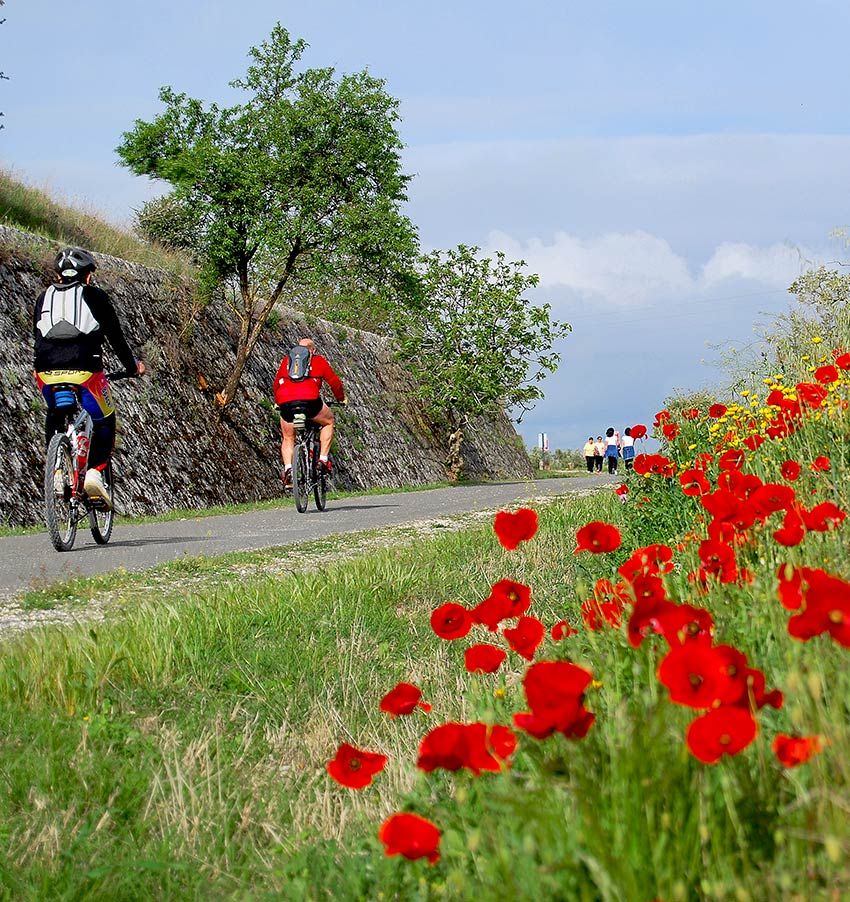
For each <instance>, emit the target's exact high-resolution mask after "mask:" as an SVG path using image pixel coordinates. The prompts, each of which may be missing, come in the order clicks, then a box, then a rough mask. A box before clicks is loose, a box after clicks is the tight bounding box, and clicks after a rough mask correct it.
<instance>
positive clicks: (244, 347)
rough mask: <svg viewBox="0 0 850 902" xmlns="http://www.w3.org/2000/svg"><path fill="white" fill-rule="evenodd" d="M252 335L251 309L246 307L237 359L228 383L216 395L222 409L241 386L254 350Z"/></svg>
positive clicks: (237, 346)
mask: <svg viewBox="0 0 850 902" xmlns="http://www.w3.org/2000/svg"><path fill="white" fill-rule="evenodd" d="M250 335H251V322H250V319H249V311H248V310H247V309H246V311H245V317H244V318H243V320H242V322H241V324H240V326H239V340H238V341H237V343H236V360H235V361H234V364H233V369H232V370H231V372H230V376H228V379H227V384H226V385H225V386H224V388H223V389H222V390H221V391H220V392H218V394H217V395H216V396H215V403H216V405H217V406H218V407H220V408H222V410H223V409H224V408H225V407H227V405H228V404H229V403H230V402H231V401H232V400H233V398H234V396H235V394H236V389H237V388H238V387H239V381H240V380H241V378H242V371H243V370H244V369H245V364H246V363H247V362H248V356H249V354H250V353H251V351H252V350H253V346H252V345H251V344H250Z"/></svg>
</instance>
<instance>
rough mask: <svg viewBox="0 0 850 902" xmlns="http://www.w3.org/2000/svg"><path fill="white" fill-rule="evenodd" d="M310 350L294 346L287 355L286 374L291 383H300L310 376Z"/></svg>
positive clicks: (301, 346) (302, 346)
mask: <svg viewBox="0 0 850 902" xmlns="http://www.w3.org/2000/svg"><path fill="white" fill-rule="evenodd" d="M311 356H312V355H311V354H310V349H309V348H305V347H304V345H296V346H295V347H294V348H292V349H291V350H290V352H289V354H288V355H287V364H286V374H287V376H289V378H290V379H291V380H292V381H293V382H301V381H302V380H304V379H306V378H307V377H308V376H309V375H310V357H311Z"/></svg>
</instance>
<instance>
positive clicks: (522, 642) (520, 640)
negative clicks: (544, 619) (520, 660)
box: [502, 617, 546, 661]
mask: <svg viewBox="0 0 850 902" xmlns="http://www.w3.org/2000/svg"><path fill="white" fill-rule="evenodd" d="M502 635H503V636H504V637H505V639H507V640H508V645H510V647H511V648H512V649H513V650H514V651H515V652H516V653H517V654H518V655H522V656H523V657H524V658H525V659H526V660H527V661H531V660H532V659H533V658H534V652H535V651H537V648H538V646H539V645H540V643H541V642H542V641H543V637H544V636H545V635H546V628H545V627H544V626H543V624H542V623H541V622H540V621H539V620H538V619H537V618H536V617H520V618H519V620H518V621H517V625H516V626H515V627H513V628H512V629H506V630H502Z"/></svg>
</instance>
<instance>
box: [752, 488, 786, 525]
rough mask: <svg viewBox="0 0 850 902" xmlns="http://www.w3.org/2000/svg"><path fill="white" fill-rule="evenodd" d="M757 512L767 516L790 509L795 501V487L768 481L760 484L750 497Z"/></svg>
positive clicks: (759, 514) (760, 515)
mask: <svg viewBox="0 0 850 902" xmlns="http://www.w3.org/2000/svg"><path fill="white" fill-rule="evenodd" d="M749 501H750V504H752V506H753V508H754V510H755V512H756V514H757V515H758V516H759V517H761V518H766V517H768V516H769V515H770V514H773V513H776V511H781V510H788V508H789V507H791V505H792V504H793V503H794V489H792V488H791V486H790V485H782V484H781V483H778V482H766V483H765V484H764V485H762V486H759V488H757V489H756V490H755V491H754V492H753V493H752V495H750V498H749Z"/></svg>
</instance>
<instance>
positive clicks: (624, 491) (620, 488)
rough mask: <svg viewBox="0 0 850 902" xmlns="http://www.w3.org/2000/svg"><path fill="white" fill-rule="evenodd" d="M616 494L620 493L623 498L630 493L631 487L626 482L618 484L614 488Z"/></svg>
mask: <svg viewBox="0 0 850 902" xmlns="http://www.w3.org/2000/svg"><path fill="white" fill-rule="evenodd" d="M614 494H616V495H619V496H620V497H621V498H622V497H623V496H624V495H628V494H629V487H628V486H627V485H626V484H625V482H624V483H623V484H622V485H618V486H617V488H616V489H615V490H614Z"/></svg>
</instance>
